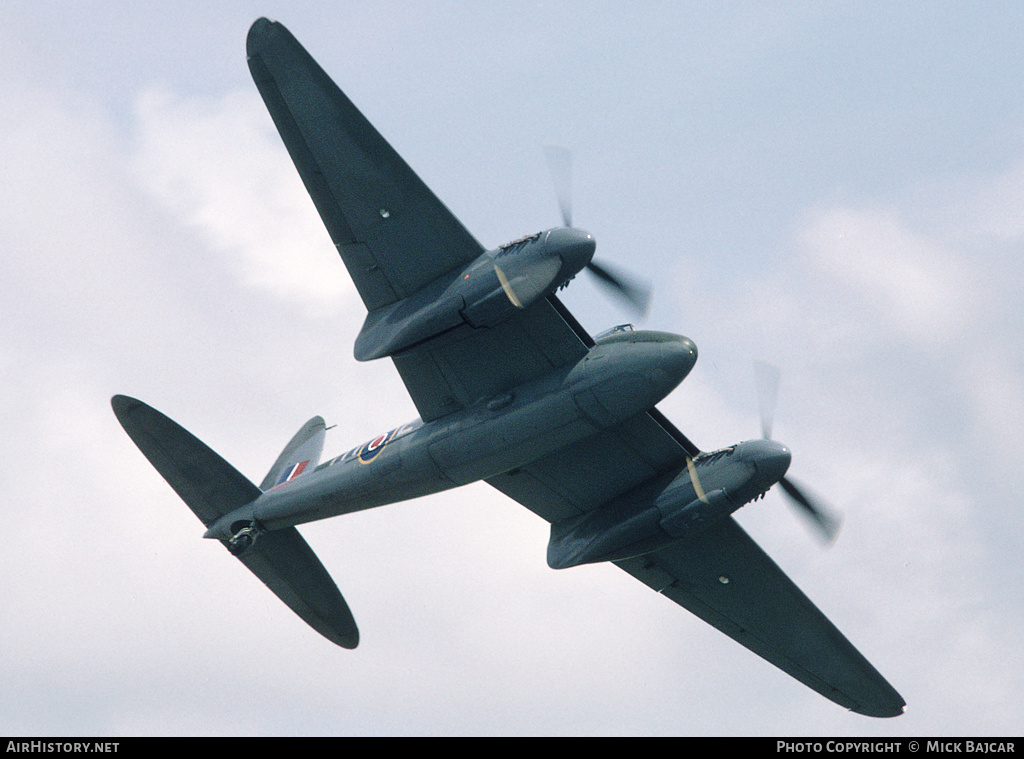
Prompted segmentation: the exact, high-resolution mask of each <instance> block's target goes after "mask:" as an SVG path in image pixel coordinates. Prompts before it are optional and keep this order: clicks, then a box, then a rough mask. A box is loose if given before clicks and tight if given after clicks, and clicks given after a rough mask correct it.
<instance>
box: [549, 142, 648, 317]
mask: <svg viewBox="0 0 1024 759" xmlns="http://www.w3.org/2000/svg"><path fill="white" fill-rule="evenodd" d="M544 155H545V157H546V158H547V162H548V170H549V171H550V172H551V180H552V183H553V184H554V186H555V195H556V196H557V198H558V207H559V209H560V210H561V212H562V225H563V226H566V227H571V226H572V153H571V152H570V151H569V150H568V149H567V148H563V147H560V146H558V145H545V146H544ZM587 269H588V270H589V271H590V273H591V274H593V275H594V276H595V277H597V279H598V281H599V282H603V283H604V284H605V285H606V286H607V287H609V288H610V289H611V290H612V291H613V292H614V293H615V294H616V295H617V296H618V297H620V298H621V299H622V300H624V301H625V302H626V303H627V304H628V305H629V306H630V308H632V309H633V310H634V311H635V312H636V313H637V315H638V316H641V317H642V316H645V315H646V314H647V309H648V308H649V307H650V302H651V288H650V286H649V285H646V284H643V283H640V282H638V281H636V280H635V279H633V280H632V281H630V280H631V278H629V277H626V276H624V275H622V274H619V273H615V272H612V271H611V270H610V268H609V267H608V265H607V264H597V263H594V262H593V261H591V262H590V263H588V264H587Z"/></svg>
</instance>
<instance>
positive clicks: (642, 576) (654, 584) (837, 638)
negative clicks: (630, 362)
mask: <svg viewBox="0 0 1024 759" xmlns="http://www.w3.org/2000/svg"><path fill="white" fill-rule="evenodd" d="M686 455H687V452H686V450H685V447H684V444H683V443H682V442H681V441H680V440H679V439H678V437H677V433H676V432H675V430H674V428H672V427H671V425H670V424H668V423H667V422H666V421H665V420H664V417H662V416H661V415H660V413H659V412H657V410H653V411H651V412H648V413H647V414H643V415H641V416H639V417H636V418H634V419H632V420H629V421H628V422H626V423H624V424H622V425H619V426H618V427H616V428H613V429H611V430H607V431H605V432H603V433H601V434H599V435H597V436H595V437H592V438H589V439H587V440H583V441H581V442H580V443H577V444H575V445H573V446H569V447H568V448H565V449H562V450H561V451H558V452H557V453H556V454H552V455H549V456H547V457H546V458H544V459H541V460H540V461H537V462H534V463H532V464H529V465H528V466H525V467H521V468H520V469H518V470H513V471H512V472H509V473H506V474H503V475H499V476H498V477H493V478H491V479H489V480H488V482H489V483H490V484H491V485H493V486H494V487H496V488H497V489H498V490H500V491H502V492H503V493H505V494H506V495H508V496H510V497H511V498H513V499H515V500H516V501H518V502H519V503H521V504H523V505H524V506H526V507H527V508H528V509H530V510H531V511H533V512H535V513H537V514H539V515H540V516H541V517H543V518H544V519H546V520H548V521H557V520H559V519H564V518H566V517H570V516H574V515H577V514H580V513H583V512H585V511H588V510H590V509H592V508H594V507H595V506H597V505H599V504H601V503H603V502H605V501H606V500H607V499H608V498H611V497H615V496H616V495H619V494H620V493H622V492H625V491H627V490H629V489H631V488H633V487H635V486H636V485H638V484H640V483H641V482H643V481H645V480H647V479H649V478H650V477H652V476H654V475H656V474H660V473H662V472H663V471H667V470H668V469H670V468H672V467H678V466H679V465H680V463H681V462H683V461H684V460H685V456H686ZM615 563H616V564H618V566H619V567H621V568H622V569H624V570H625V571H626V572H628V573H629V574H631V575H633V576H634V577H636V578H637V579H638V580H640V581H641V582H643V583H644V584H645V585H648V586H649V587H651V588H653V589H654V590H655V591H657V592H659V593H661V594H663V595H665V596H667V597H668V598H670V599H671V600H673V601H675V602H676V603H677V604H679V605H680V606H682V607H684V608H686V609H688V610H689V611H691V612H693V613H694V614H696V615H697V616H698V617H700V618H701V619H703V620H704V621H705V622H708V623H709V624H711V625H713V626H714V627H716V628H718V629H719V630H721V631H722V632H724V633H725V634H726V635H728V636H730V637H731V638H733V639H734V640H736V641H738V642H739V643H741V644H742V645H744V646H746V647H747V648H749V649H750V650H751V651H753V652H754V653H755V654H757V655H758V656H761V657H763V658H764V659H767V660H768V661H769V662H771V663H772V664H774V665H775V666H777V667H779V668H780V669H782V670H783V671H784V672H786V673H788V674H790V675H792V676H793V677H795V678H796V679H797V680H799V681H800V682H802V683H804V684H805V685H807V686H808V687H810V688H812V689H814V690H815V691H817V692H818V693H820V694H821V695H823V696H825V697H826V698H828V699H831V700H832V701H834V702H836V703H837V704H840V705H841V706H844V707H846V708H848V709H851V710H852V711H855V712H858V713H860V714H866V715H869V716H874V717H893V716H896V715H898V714H901V713H902V712H903V706H904V702H903V699H902V698H901V697H900V695H899V693H897V692H896V691H895V690H894V689H893V688H892V686H891V685H889V683H888V682H886V680H885V678H883V677H882V675H881V674H879V673H878V671H877V670H876V669H875V668H874V667H873V666H872V665H871V664H870V663H869V662H868V661H867V660H866V659H865V658H864V657H863V656H862V655H861V654H860V652H859V651H857V649H856V648H854V646H853V645H852V644H851V643H850V642H849V641H848V640H847V639H846V638H845V637H844V636H843V634H842V633H841V632H839V630H838V629H837V628H836V627H835V625H833V624H832V623H831V622H830V621H829V620H828V618H827V617H825V615H824V614H822V612H821V611H820V610H819V609H818V608H817V607H816V606H815V605H814V604H813V603H812V602H811V601H810V599H808V598H807V596H806V595H804V594H803V593H802V592H801V591H800V589H799V588H798V587H797V586H796V585H795V584H794V583H793V582H792V581H791V580H790V579H789V578H788V577H787V576H786V574H785V573H784V572H783V571H782V570H781V569H780V568H779V567H778V565H777V564H776V563H775V562H774V561H772V560H771V558H769V557H768V556H767V554H765V553H764V551H762V550H761V548H760V547H759V546H758V545H757V544H756V543H755V542H754V541H753V540H752V539H751V538H750V537H749V536H748V535H747V533H746V532H744V530H743V529H742V528H741V527H740V526H739V524H737V523H736V521H735V520H733V519H732V518H731V517H730V518H728V519H726V520H724V521H723V522H721V523H720V524H719V525H717V526H715V527H713V528H710V529H709V530H707V531H705V532H703V533H702V534H700V535H698V536H695V537H693V538H690V539H688V540H685V541H682V542H679V543H676V544H674V545H671V546H669V547H667V548H664V549H661V550H659V551H655V552H653V553H650V554H647V555H644V556H641V557H638V558H634V559H628V560H625V561H617V562H615Z"/></svg>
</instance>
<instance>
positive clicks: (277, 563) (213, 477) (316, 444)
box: [110, 395, 359, 648]
mask: <svg viewBox="0 0 1024 759" xmlns="http://www.w3.org/2000/svg"><path fill="white" fill-rule="evenodd" d="M110 404H111V406H113V408H114V414H115V415H116V416H117V419H118V421H119V422H120V423H121V426H122V427H124V429H125V432H127V433H128V436H129V437H130V438H131V439H132V440H133V441H134V442H135V444H136V445H137V446H138V447H139V450H141V451H142V453H143V454H144V455H145V456H146V458H147V459H149V461H150V463H151V464H152V465H153V466H155V467H156V470H157V471H158V472H160V474H161V475H162V476H163V478H164V479H165V480H167V482H168V484H169V485H170V486H171V487H172V488H174V490H175V492H176V493H177V494H178V495H179V496H181V498H182V500H183V501H185V503H186V504H187V505H188V507H189V508H190V509H192V511H193V512H195V515H196V516H197V517H199V519H200V520H201V521H202V522H203V524H205V525H206V526H207V527H209V526H210V525H212V524H213V523H214V522H216V521H217V520H218V519H220V518H221V517H222V516H224V515H225V514H229V513H230V512H232V511H235V510H236V509H238V508H240V507H242V506H245V505H246V504H248V503H251V502H252V501H254V500H256V498H258V497H259V496H260V495H261V493H262V490H261V489H260V488H258V487H256V486H255V485H254V484H253V483H252V482H250V481H249V480H248V479H246V478H245V477H244V476H243V475H242V474H241V473H239V472H238V470H237V469H235V468H234V467H232V466H231V465H230V464H229V463H227V462H226V461H225V460H224V459H222V458H221V457H220V456H218V455H217V454H216V453H214V452H213V451H212V450H211V449H210V448H209V447H208V446H206V445H205V444H204V443H203V442H202V441H200V440H199V439H198V438H196V437H195V436H194V435H192V434H191V433H190V432H188V431H187V430H185V429H184V428H182V427H181V426H180V425H178V424H177V423H175V422H173V421H171V420H170V419H168V418H167V417H166V416H164V415H163V414H161V413H160V412H159V411H157V410H156V409H154V408H152V407H150V406H147V405H146V404H145V403H143V402H142V401H137V400H135V399H134V398H129V397H127V396H124V395H115V396H114V397H113V398H112V399H111V401H110ZM324 431H325V427H324V420H323V419H321V418H320V417H315V418H313V419H310V420H309V421H308V422H307V423H306V424H305V426H304V427H303V428H302V429H301V430H299V432H298V434H296V435H295V437H294V438H292V440H291V442H290V443H289V444H288V445H287V446H286V447H285V449H284V451H283V452H282V453H281V455H280V456H279V457H278V460H277V462H276V463H275V464H274V466H273V468H271V470H270V473H269V474H268V475H267V479H265V480H264V485H266V483H267V482H268V481H271V485H270V487H273V483H274V480H273V478H274V477H275V475H276V476H277V477H279V478H280V477H281V476H282V475H285V480H284V481H287V479H288V477H289V476H291V477H294V476H298V474H299V472H297V471H296V472H294V473H293V474H290V475H288V471H289V470H295V469H296V468H297V466H298V465H299V464H302V463H303V462H305V467H303V468H308V467H309V465H310V464H312V466H313V467H315V466H316V462H317V461H318V460H319V458H320V452H321V450H322V448H323V442H324ZM238 559H239V561H241V562H242V563H243V564H244V565H245V566H246V567H248V568H249V569H250V570H251V571H252V573H253V574H255V575H256V576H257V577H259V578H260V580H262V581H263V582H264V584H266V586H267V587H268V588H270V589H271V590H272V591H273V592H274V594H275V595H277V597H278V598H280V599H281V600H282V601H284V602H285V603H286V604H287V605H288V607H289V608H290V609H291V610H292V611H294V612H295V613H296V614H298V615H299V616H300V617H302V619H303V620H305V621H306V623H307V624H309V625H310V626H311V627H312V628H313V629H314V630H316V631H317V632H318V633H320V634H321V635H323V636H324V637H325V638H327V639H328V640H330V641H331V642H333V643H336V644H338V645H339V646H342V647H344V648H355V647H356V646H357V645H358V643H359V630H358V628H357V627H356V622H355V619H353V617H352V612H351V611H350V610H349V608H348V604H346V603H345V599H344V598H343V597H342V595H341V592H340V591H339V590H338V586H337V585H335V583H334V580H332V579H331V576H330V575H329V574H328V573H327V570H326V569H324V565H323V564H321V563H320V560H319V559H318V558H317V557H316V554H314V553H313V549H311V548H310V547H309V545H308V544H307V543H306V541H305V540H303V539H302V536H301V535H299V532H298V530H296V529H295V528H294V527H289V528H287V529H283V530H273V531H267V532H262V533H258V538H257V540H256V541H255V542H254V543H252V545H251V546H250V547H249V548H247V549H245V550H244V551H242V552H240V553H239V554H238Z"/></svg>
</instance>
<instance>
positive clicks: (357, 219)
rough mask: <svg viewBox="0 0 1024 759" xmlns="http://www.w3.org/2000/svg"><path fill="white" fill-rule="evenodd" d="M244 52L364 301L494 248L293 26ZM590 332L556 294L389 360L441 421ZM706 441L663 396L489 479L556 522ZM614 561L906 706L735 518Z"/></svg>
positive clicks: (262, 24)
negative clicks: (695, 436)
mask: <svg viewBox="0 0 1024 759" xmlns="http://www.w3.org/2000/svg"><path fill="white" fill-rule="evenodd" d="M247 51H248V55H249V67H250V70H251V72H252V76H253V79H254V80H255V82H256V85H257V87H258V89H259V91H260V94H261V95H262V96H263V99H264V102H265V103H266V105H267V108H268V110H269V111H270V114H271V116H272V118H273V119H274V123H275V125H276V126H277V129H278V131H279V132H280V134H281V137H282V139H283V140H284V143H285V146H286V147H287V149H288V152H289V153H290V155H291V157H292V159H293V161H294V163H295V165H296V168H297V169H298V171H299V174H300V176H301V177H302V180H303V182H304V183H305V185H306V188H307V189H308V191H309V193H310V195H311V197H312V198H313V201H314V203H315V205H316V207H317V210H318V211H319V213H320V216H321V218H322V219H323V221H324V224H325V226H326V227H327V231H328V233H329V234H330V236H331V239H332V241H333V242H334V244H335V246H336V247H337V249H338V252H339V253H340V255H341V257H342V259H343V261H344V263H345V265H346V267H347V268H348V270H349V273H350V274H351V276H352V279H353V281H354V282H355V285H356V288H357V290H358V291H359V294H360V296H361V297H362V299H363V302H364V304H365V305H366V307H367V309H368V310H370V311H373V310H374V309H377V308H379V307H381V306H384V305H387V304H389V303H393V302H395V301H397V300H400V299H403V298H406V297H408V296H409V295H411V294H412V293H415V292H417V291H418V290H420V289H421V288H423V287H424V286H426V285H427V284H428V283H430V282H432V281H434V280H436V279H437V278H438V277H440V276H442V275H444V274H446V273H447V272H450V271H451V270H453V269H455V268H456V267H458V266H462V265H465V264H467V263H469V262H470V261H472V260H474V259H475V258H477V257H478V256H479V255H480V254H481V253H482V252H483V247H482V246H481V245H480V244H479V243H478V242H477V241H476V240H475V239H474V238H473V236H472V235H471V234H470V233H469V232H468V231H467V230H466V229H465V227H464V226H463V225H462V224H461V223H460V222H459V221H458V219H456V218H455V216H454V215H452V213H451V212H450V211H449V210H448V209H447V208H446V207H445V206H444V205H443V204H442V203H441V202H440V200H438V198H437V197H436V196H435V195H434V194H433V193H432V192H431V191H430V190H429V189H428V188H427V186H426V185H425V184H424V183H423V182H422V181H421V180H420V179H419V177H418V176H416V174H415V173H414V172H413V171H412V169H410V168H409V166H408V165H407V164H406V163H405V161H404V160H403V159H402V158H401V157H400V156H399V155H398V154H397V152H395V150H394V149H393V148H392V147H391V146H390V145H389V144H388V143H387V141H386V140H384V138H383V137H382V136H381V135H380V134H379V133H378V132H377V130H376V129H375V128H374V127H373V126H372V125H371V124H370V123H369V121H367V120H366V118H365V117H364V116H363V115H362V114H361V113H360V112H359V111H358V110H357V109H356V107H355V106H354V105H353V104H352V102H351V101H350V100H349V99H348V98H347V97H346V96H345V95H344V94H343V93H342V92H341V90H339V89H338V87H337V86H336V85H335V84H334V82H332V81H331V79H330V78H329V77H328V76H327V74H326V73H324V71H323V70H322V69H321V68H320V66H319V65H318V64H317V63H316V62H315V61H314V60H313V59H312V57H310V56H309V54H308V53H307V52H306V51H305V50H304V49H303V48H302V46H301V45H300V44H299V43H298V42H297V41H296V40H295V38H294V37H293V36H292V35H291V33H290V32H288V30H287V29H285V28H284V27H283V26H281V25H280V24H277V23H274V22H270V21H268V20H266V19H260V20H259V21H257V22H256V23H255V24H253V26H252V28H251V30H250V32H249V38H248V42H247ZM592 345H593V340H592V339H591V338H590V336H589V335H588V334H587V333H586V331H585V330H583V328H582V327H580V325H579V324H578V323H577V322H576V320H575V319H573V317H572V316H571V314H569V313H568V311H566V310H565V308H564V307H563V306H562V305H561V303H560V302H559V301H558V300H557V298H555V297H554V296H549V297H548V298H547V299H545V300H542V301H539V302H537V303H535V304H534V305H533V306H531V307H529V308H527V309H524V310H522V311H520V312H517V313H515V314H514V315H513V316H512V317H511V318H509V319H508V320H506V321H504V322H502V323H500V324H498V325H496V326H495V327H493V328H490V329H472V328H470V327H468V326H466V325H463V326H461V327H456V328H454V329H451V330H449V331H448V332H445V333H443V334H442V335H440V336H439V337H435V338H433V339H430V340H427V341H425V342H424V343H422V344H419V345H417V346H415V347H413V348H411V349H409V350H406V351H403V352H402V353H400V354H397V355H395V356H393V360H394V362H395V365H396V367H397V368H398V371H399V373H400V374H401V376H402V380H403V381H404V382H405V385H406V387H407V388H408V390H409V393H410V395H411V396H412V398H413V401H414V402H415V404H416V407H417V409H418V410H419V412H420V415H421V417H422V418H423V420H424V421H430V420H432V419H436V418H439V417H442V416H444V415H446V414H450V413H453V412H455V411H458V410H459V409H462V408H465V407H467V406H468V405H470V404H472V403H474V402H476V401H479V400H480V399H483V398H488V397H494V396H497V395H498V394H500V393H503V392H506V391H508V390H510V389H511V388H514V387H516V386H518V385H522V384H524V383H526V382H529V381H530V380H532V379H535V378H537V377H540V376H541V375H543V374H545V373H547V372H549V371H552V370H553V369H557V368H559V367H562V366H566V365H568V364H570V363H572V362H575V361H578V360H579V359H580V358H581V357H583V356H584V355H585V354H586V351H587V350H588V348H589V347H590V346H592ZM697 452H698V450H697V448H696V447H695V446H694V445H693V444H692V443H691V442H690V441H689V440H688V439H687V438H686V437H685V436H684V435H683V434H682V433H681V432H679V430H677V429H676V428H675V427H674V426H673V425H672V424H671V423H670V422H669V421H668V420H667V419H666V418H665V417H664V416H663V415H662V414H661V413H660V412H659V411H658V410H657V409H652V410H650V411H649V412H647V413H645V414H641V415H639V416H638V417H635V418H634V419H631V420H629V421H627V422H624V423H622V424H620V425H618V426H617V427H615V428H613V429H610V430H605V431H604V432H601V433H599V434H597V435H595V436H592V437H590V438H588V439H585V440H583V441H580V442H579V443H576V444H573V445H571V446H568V447H567V448H564V449H562V450H560V451H558V452H556V453H554V454H551V455H549V456H547V457H544V458H542V459H540V460H538V461H535V462H533V463H531V464H529V465H527V466H524V467H520V468H518V469H515V470H513V471H510V472H507V473H505V474H502V475H499V476H497V477H493V478H491V479H489V480H488V482H489V483H490V484H491V485H493V486H494V487H495V488H497V489H498V490H500V491H502V492H503V493H505V494H507V495H508V496H510V497H511V498H513V499H515V500H516V501H518V502H519V503H521V504H523V505H524V506H526V507H527V508H529V509H530V510H532V511H534V512H535V513H537V514H538V515H540V516H541V517H543V518H544V519H546V520H548V521H558V520H560V519H564V518H567V517H570V516H575V515H578V514H582V513H585V512H587V511H589V510H591V509H593V508H596V507H597V506H599V505H601V504H602V503H605V502H607V501H608V500H609V499H611V498H614V497H615V496H617V495H619V494H621V493H624V492H626V491H628V490H630V489H631V488H634V487H636V486H637V485H640V484H641V483H644V482H646V481H648V480H650V479H652V478H653V477H656V476H659V475H661V474H664V473H666V472H669V471H671V470H673V468H679V467H681V466H683V465H684V463H685V461H686V457H687V456H694V455H696V454H697ZM172 484H173V483H172ZM248 487H249V488H252V489H254V490H255V486H253V485H251V484H249V485H248ZM197 513H198V512H197ZM200 516H201V517H202V516H203V515H202V514H201V515H200ZM204 521H205V519H204ZM617 563H618V564H619V566H620V567H621V568H622V569H624V570H625V571H627V572H629V573H630V574H631V575H633V576H634V577H636V578H637V579H639V580H640V581H641V582H643V583H645V584H646V585H648V586H650V587H652V588H653V589H654V590H656V591H658V592H660V593H662V594H663V595H665V596H667V597H669V598H670V599H672V600H673V601H675V602H676V603H678V604H680V605H681V606H683V607H685V608H687V609H689V610H690V611H691V612H693V613H694V614H696V615H697V616H698V617H700V618H701V619H703V620H705V621H707V622H709V623H710V624H712V625H714V626H715V627H716V628H718V629H719V630H721V631H722V632H724V633H725V634H726V635H729V636H731V637H732V638H734V639H735V640H737V641H738V642H740V643H741V644H743V645H744V646H746V647H747V648H749V649H750V650H751V651H753V652H754V653H756V654H758V655H759V656H762V657H764V658H765V659H767V660H768V661H769V662H771V663H773V664H775V665H776V666H778V667H780V668H781V669H783V670H784V671H786V672H787V673H789V674H790V675H792V676H793V677H795V678H796V679H798V680H799V681H801V682H803V683H805V684H806V685H808V686H809V687H811V688H813V689H814V690H816V691H818V692H819V693H821V694H822V695H824V696H826V697H827V698H830V699H832V700H833V701H835V702H837V703H839V704H841V705H843V706H846V707H847V708H850V709H852V710H854V711H857V712H860V713H863V714H868V715H872V716H894V715H896V714H899V713H901V712H902V707H903V700H902V698H900V696H899V694H898V693H896V691H895V690H893V689H892V687H891V686H890V685H889V684H888V683H887V682H886V681H885V679H884V678H882V676H881V675H880V674H879V673H878V672H877V671H876V670H875V669H874V668H873V667H872V666H871V665H870V664H869V663H868V662H867V661H866V660H865V659H864V657H863V656H861V654H860V653H859V652H858V651H857V650H856V649H855V648H854V647H853V646H852V645H851V644H850V643H849V641H847V640H846V638H845V637H843V635H842V634H841V633H840V632H839V631H838V630H837V629H836V628H835V626H834V625H832V623H831V622H829V620H828V619H827V618H826V617H825V616H824V615H823V614H822V613H821V612H820V611H819V610H818V609H817V608H816V607H815V606H814V604H813V603H811V601H810V600H809V599H808V598H807V597H806V596H805V595H804V594H803V593H802V592H801V591H800V590H799V589H798V588H797V587H796V586H795V585H794V584H793V583H792V582H791V581H790V580H789V578H788V577H786V575H785V573H783V572H782V570H781V569H779V567H778V566H777V565H776V564H775V563H774V562H773V561H772V560H771V559H770V558H769V557H768V556H767V555H765V553H764V552H763V551H762V550H761V549H760V548H759V547H758V546H757V544H756V543H754V541H753V540H751V539H750V537H749V536H747V534H746V533H745V532H744V531H743V530H742V529H741V528H740V527H739V525H738V524H736V522H735V521H733V520H732V519H731V518H730V519H726V520H725V521H723V522H722V523H721V524H719V525H718V526H716V527H714V528H712V529H710V530H708V531H706V532H705V533H703V534H702V535H701V536H699V537H698V538H692V539H689V540H687V541H685V542H680V543H677V544H675V545H673V546H670V547H669V548H666V549H662V550H660V551H657V552H654V553H651V554H647V555H645V556H643V557H640V558H637V559H630V560H627V561H620V562H617ZM254 571H255V570H254Z"/></svg>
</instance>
